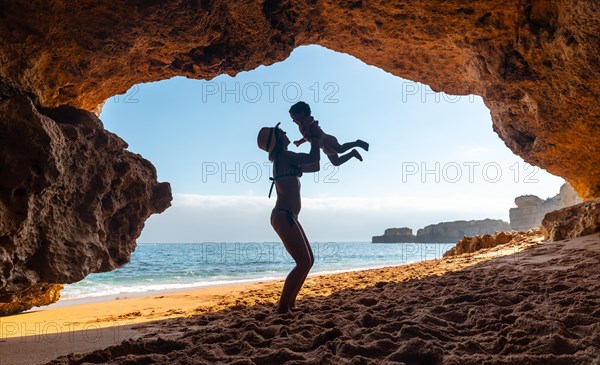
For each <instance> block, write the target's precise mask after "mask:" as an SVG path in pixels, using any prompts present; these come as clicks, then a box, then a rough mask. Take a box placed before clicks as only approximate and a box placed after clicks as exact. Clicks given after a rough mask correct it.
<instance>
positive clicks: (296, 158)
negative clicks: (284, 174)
mask: <svg viewBox="0 0 600 365" xmlns="http://www.w3.org/2000/svg"><path fill="white" fill-rule="evenodd" d="M320 152H321V151H320V150H319V142H318V141H317V140H316V139H313V140H312V141H310V152H309V153H296V152H291V151H290V155H291V156H292V161H293V163H295V164H296V165H306V164H309V163H313V162H317V161H319V159H320V158H321V154H320Z"/></svg>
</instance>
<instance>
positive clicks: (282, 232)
mask: <svg viewBox="0 0 600 365" xmlns="http://www.w3.org/2000/svg"><path fill="white" fill-rule="evenodd" d="M289 144H290V140H289V139H288V137H287V135H286V134H285V132H284V131H282V130H281V129H279V123H277V125H276V126H275V127H273V128H267V127H265V128H262V129H261V130H260V132H259V133H258V147H259V148H260V149H262V150H264V151H267V152H268V153H269V160H270V161H272V162H273V185H275V190H276V191H277V202H276V203H275V208H273V211H272V212H271V225H272V226H273V229H275V232H277V234H278V235H279V238H281V241H282V242H283V245H284V246H285V249H286V250H287V252H289V254H290V255H291V256H292V258H293V259H294V261H295V262H296V266H294V268H293V269H292V271H291V272H290V273H289V274H288V276H287V278H286V279H285V284H284V285H283V290H282V291H281V297H280V299H279V304H278V306H277V312H279V313H286V312H288V311H289V310H290V308H294V307H295V303H296V297H297V296H298V292H300V288H302V284H304V280H306V276H307V275H308V272H309V271H310V268H311V267H312V265H313V263H314V261H315V259H314V255H313V252H312V249H311V248H310V244H309V243H308V238H306V234H305V233H304V229H302V226H301V225H300V222H298V214H299V213H300V206H301V203H300V176H302V168H301V166H302V165H308V164H313V163H315V162H318V161H319V157H320V155H319V142H318V140H317V138H312V141H311V147H310V152H309V153H296V152H292V151H288V149H287V147H288V145H289ZM273 185H271V189H272V188H273ZM269 195H270V194H269Z"/></svg>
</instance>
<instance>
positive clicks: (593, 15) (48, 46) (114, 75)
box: [0, 0, 600, 301]
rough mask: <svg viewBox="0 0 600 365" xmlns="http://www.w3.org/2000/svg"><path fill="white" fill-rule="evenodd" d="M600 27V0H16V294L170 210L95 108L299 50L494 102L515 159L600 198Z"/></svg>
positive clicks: (8, 277) (9, 44) (88, 265)
mask: <svg viewBox="0 0 600 365" xmlns="http://www.w3.org/2000/svg"><path fill="white" fill-rule="evenodd" d="M598 19H600V2H598V1H595V0H587V1H578V0H565V1H540V0H519V1H514V0H513V1H511V0H503V1H488V0H480V1H470V2H464V1H443V2H442V1H429V0H421V1H418V0H417V1H394V2H390V1H384V0H380V1H366V0H364V1H363V0H345V1H319V0H303V1H283V2H280V1H274V0H265V1H247V2H240V1H220V0H178V1H170V2H163V1H155V0H137V1H135V0H132V1H118V2H117V1H115V2H101V1H90V0H82V1H77V2H71V1H58V0H54V1H52V0H47V1H22V0H5V1H2V2H1V3H0V100H1V101H2V120H1V122H2V126H3V129H2V130H1V132H0V133H2V134H0V138H2V142H3V144H2V145H0V148H2V156H1V158H2V160H1V161H0V168H1V170H0V173H1V174H2V182H1V183H0V197H1V199H0V250H1V253H0V256H1V257H2V261H1V265H2V267H1V268H0V294H1V295H4V297H0V301H2V300H4V299H2V298H6V297H7V296H11V295H12V296H13V297H14V295H16V294H17V293H18V292H19V291H23V290H25V289H26V287H27V285H30V286H31V285H38V284H39V285H41V284H43V283H61V282H70V281H72V280H78V279H80V278H81V277H82V276H84V275H85V274H87V273H88V272H93V271H98V270H105V269H110V268H111V267H114V266H116V265H119V264H120V263H122V262H123V261H126V260H127V259H128V256H129V254H130V253H131V251H132V250H133V248H134V247H135V238H136V237H137V235H139V232H140V230H141V227H142V226H143V222H144V220H145V219H146V218H147V217H148V216H149V215H150V214H152V213H155V212H160V211H162V210H163V209H165V208H166V206H168V201H169V200H170V192H169V191H167V190H168V187H167V186H166V185H165V184H159V183H158V182H157V181H156V174H155V171H154V168H153V167H152V165H151V164H150V163H148V162H147V161H145V160H143V159H142V158H141V157H139V156H136V155H134V154H131V153H128V152H127V151H126V150H125V148H126V144H125V143H124V142H123V141H122V140H120V139H119V138H118V137H116V136H114V135H113V134H111V133H110V132H107V131H105V130H104V129H103V127H102V124H101V122H100V121H99V120H97V118H96V119H94V118H93V115H92V114H91V113H87V112H98V110H99V108H100V107H101V105H102V104H103V102H104V101H105V100H106V99H107V98H109V97H111V96H113V95H115V94H119V93H124V92H125V91H126V90H127V89H128V88H129V87H131V86H132V85H134V84H136V83H140V82H149V81H156V80H161V79H166V78H170V77H173V76H176V75H181V76H186V77H190V78H196V79H210V78H213V77H215V76H217V75H220V74H223V73H226V74H229V75H234V74H236V73H238V72H240V71H244V70H250V69H253V68H255V67H257V66H259V65H268V64H272V63H274V62H278V61H282V60H284V59H285V58H286V57H288V55H289V54H290V53H291V51H292V50H293V49H294V48H295V47H298V46H300V45H307V44H319V45H322V46H325V47H328V48H330V49H332V50H335V51H339V52H344V53H348V54H351V55H353V56H356V57H358V58H359V59H361V60H363V61H364V62H366V63H368V64H371V65H375V66H377V67H380V68H381V69H383V70H385V71H388V72H390V73H392V74H394V75H397V76H400V77H404V78H407V79H410V80H414V81H419V82H422V83H426V84H428V85H430V86H431V87H432V88H433V89H434V90H436V91H445V92H447V93H450V94H459V95H465V94H470V93H473V94H477V95H481V96H482V97H483V98H484V101H485V103H486V105H487V106H488V108H489V109H490V112H491V116H492V122H493V125H492V127H493V129H494V130H495V131H496V133H497V134H498V135H499V137H500V138H501V139H502V140H503V141H504V142H505V143H506V145H507V146H508V147H509V148H510V149H511V150H512V151H513V152H514V153H516V154H517V155H519V156H521V157H523V158H524V159H525V161H527V162H529V163H531V164H534V165H537V166H540V167H542V168H544V169H546V170H548V171H549V172H551V173H553V174H555V175H559V176H562V177H564V178H565V179H567V180H568V181H569V182H570V183H571V184H572V185H573V187H574V188H575V189H576V190H577V191H578V192H579V194H580V195H581V196H582V197H583V198H585V199H588V200H589V199H592V198H596V197H599V196H600V158H598V156H599V152H600V138H598V137H599V136H600V121H599V118H600V103H598V99H599V96H600V83H599V82H598V80H600V66H599V65H600V56H599V54H600V51H599V44H600V25H599V21H598ZM373 92H376V90H374V91H373ZM398 92H399V95H398V100H401V95H400V92H401V91H400V90H399V91H398ZM59 107H60V108H59ZM56 108H59V109H56ZM61 108H62V109H61ZM57 110H58V111H57ZM86 111H87V112H86ZM7 126H8V127H9V128H8V129H9V131H10V133H11V134H7V132H6V130H5V129H4V128H6V127H7ZM7 141H10V142H7ZM31 141H34V142H35V143H32V142H31ZM30 144H31V145H32V146H33V147H32V149H31V150H29V147H28V146H30ZM81 151H83V152H81ZM80 152H81V153H80ZM32 156H35V158H33V157H32ZM19 159H22V161H21V160H19ZM13 160H14V161H20V162H18V163H17V162H14V161H13ZM11 161H12V162H11ZM124 166H126V167H124ZM95 169H96V170H95ZM100 170H102V171H100ZM123 176H127V178H125V179H124V178H123ZM78 179H79V180H78ZM107 187H111V189H108V190H107ZM102 194H108V195H109V196H110V198H108V200H109V201H110V202H111V203H110V204H109V203H107V204H106V205H105V204H104V201H103V199H100V200H98V199H96V198H95V197H97V196H102ZM100 228H102V229H100ZM101 232H103V233H101ZM123 232H125V233H123ZM74 259H77V260H79V261H73V260H74ZM72 262H75V263H76V264H73V265H72V266H73V267H71V268H69V267H67V266H68V264H67V263H72ZM79 266H81V267H79ZM63 271H64V274H63Z"/></svg>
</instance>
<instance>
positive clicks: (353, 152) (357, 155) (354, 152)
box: [350, 150, 363, 161]
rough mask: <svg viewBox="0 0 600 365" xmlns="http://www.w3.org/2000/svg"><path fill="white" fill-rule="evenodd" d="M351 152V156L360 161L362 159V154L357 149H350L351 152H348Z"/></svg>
mask: <svg viewBox="0 0 600 365" xmlns="http://www.w3.org/2000/svg"><path fill="white" fill-rule="evenodd" d="M350 153H351V154H352V156H354V157H356V158H358V159H359V160H360V161H362V160H363V158H362V156H361V155H360V153H358V151H357V150H352V152H350Z"/></svg>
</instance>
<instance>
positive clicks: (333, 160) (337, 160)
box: [327, 150, 363, 166]
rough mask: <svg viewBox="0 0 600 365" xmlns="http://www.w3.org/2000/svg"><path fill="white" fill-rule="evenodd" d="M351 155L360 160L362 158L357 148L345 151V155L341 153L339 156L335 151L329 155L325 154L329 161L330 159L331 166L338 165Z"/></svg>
mask: <svg viewBox="0 0 600 365" xmlns="http://www.w3.org/2000/svg"><path fill="white" fill-rule="evenodd" d="M352 157H356V158H357V159H359V160H360V161H362V160H363V159H362V156H361V155H360V153H358V151H357V150H352V151H350V152H348V153H346V154H345V155H341V156H338V154H337V153H334V154H331V155H327V158H329V161H331V164H332V165H333V166H339V165H341V164H343V163H346V162H347V161H348V160H349V159H351V158H352Z"/></svg>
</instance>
